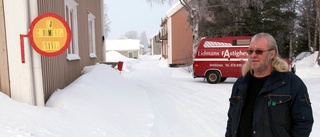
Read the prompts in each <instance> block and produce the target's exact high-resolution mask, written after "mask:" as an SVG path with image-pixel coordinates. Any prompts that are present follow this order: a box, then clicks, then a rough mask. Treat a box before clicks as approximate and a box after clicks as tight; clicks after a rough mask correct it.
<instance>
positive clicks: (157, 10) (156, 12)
mask: <svg viewBox="0 0 320 137" xmlns="http://www.w3.org/2000/svg"><path fill="white" fill-rule="evenodd" d="M105 3H106V4H107V8H108V16H109V19H110V21H111V24H110V28H111V32H110V33H109V36H108V38H107V39H117V38H118V37H120V36H121V35H123V34H125V33H126V32H128V31H137V32H138V34H139V35H140V33H141V32H143V31H145V32H146V33H147V37H148V39H149V38H151V36H152V35H154V34H155V33H156V32H159V29H160V23H161V18H163V17H164V16H165V14H166V13H167V11H168V10H169V9H170V7H171V5H170V4H168V3H165V4H154V5H153V6H150V4H149V3H147V2H146V0H105Z"/></svg>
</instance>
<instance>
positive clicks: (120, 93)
mask: <svg viewBox="0 0 320 137" xmlns="http://www.w3.org/2000/svg"><path fill="white" fill-rule="evenodd" d="M113 56H114V55H113ZM115 57H116V56H115ZM311 57H312V56H311ZM313 58H314V57H313ZM313 58H309V57H308V58H306V59H304V60H301V61H300V62H299V63H297V75H299V76H300V77H301V78H302V80H303V81H304V82H305V84H306V85H307V87H308V90H309V94H310V99H311V102H312V108H313V115H314V119H315V122H314V125H313V131H312V132H311V135H310V137H318V136H319V135H320V131H319V130H316V129H319V128H320V124H319V119H318V118H319V117H320V105H319V104H320V92H319V90H318V89H319V88H320V85H319V84H318V83H319V81H320V71H319V66H312V65H310V62H312V61H310V60H312V59H313ZM121 60H123V62H124V66H123V71H122V72H121V73H120V72H119V71H118V70H116V69H114V68H111V66H109V65H103V64H98V65H94V66H87V67H85V68H84V70H83V75H82V76H81V77H79V78H78V79H77V80H75V81H74V82H73V83H71V84H70V85H69V86H67V87H66V88H64V89H58V90H57V91H56V92H55V93H54V94H53V95H52V96H51V97H50V99H49V100H48V102H47V103H46V107H37V106H31V105H28V104H24V103H20V102H17V101H15V100H12V99H11V98H9V97H7V96H6V95H4V94H2V93H1V94H0V115H1V117H0V136H1V137H88V136H90V137H223V136H224V134H225V129H226V121H227V110H228V107H229V106H228V105H229V101H228V99H229V96H230V92H231V88H232V85H233V83H234V81H235V80H236V79H235V78H230V79H227V80H226V82H223V83H219V84H208V83H207V82H206V81H204V79H203V78H196V79H194V78H193V77H192V73H189V72H187V71H186V69H185V68H169V67H168V65H167V62H166V60H164V59H161V60H159V56H147V55H143V56H141V58H139V59H137V60H136V59H124V58H122V59H121Z"/></svg>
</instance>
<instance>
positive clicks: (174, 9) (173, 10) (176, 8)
mask: <svg viewBox="0 0 320 137" xmlns="http://www.w3.org/2000/svg"><path fill="white" fill-rule="evenodd" d="M182 7H183V5H182V4H181V3H180V1H178V2H177V3H176V4H174V5H173V6H172V7H171V8H170V9H169V10H168V11H167V14H166V17H171V16H172V15H173V14H175V13H176V12H178V11H179V10H180V9H181V8H182Z"/></svg>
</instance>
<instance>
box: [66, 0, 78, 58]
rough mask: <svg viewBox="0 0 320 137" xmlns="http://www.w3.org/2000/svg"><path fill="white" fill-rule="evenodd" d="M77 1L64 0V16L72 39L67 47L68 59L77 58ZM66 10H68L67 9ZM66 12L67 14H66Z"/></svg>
mask: <svg viewBox="0 0 320 137" xmlns="http://www.w3.org/2000/svg"><path fill="white" fill-rule="evenodd" d="M77 6H78V3H77V2H76V1H75V0H65V11H66V12H65V14H66V15H65V17H66V21H67V22H68V24H69V26H70V29H71V32H72V39H71V42H70V46H69V48H68V49H67V59H68V60H79V59H80V56H79V42H78V41H79V38H78V15H77V14H78V11H77V8H78V7H77ZM67 10H68V11H67ZM67 14H68V15H67Z"/></svg>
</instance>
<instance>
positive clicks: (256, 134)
mask: <svg viewBox="0 0 320 137" xmlns="http://www.w3.org/2000/svg"><path fill="white" fill-rule="evenodd" d="M252 77H253V76H252V75H251V74H250V73H248V74H247V75H246V76H245V77H241V78H239V79H238V80H237V81H236V82H235V84H234V86H233V88H232V94H231V98H230V99H229V101H230V108H229V111H228V123H227V132H226V135H225V136H226V137H236V136H237V132H238V131H237V130H238V126H239V122H240V117H241V111H242V107H243V105H244V103H245V102H244V101H245V97H246V92H247V85H248V81H250V79H251V78H252ZM312 125H313V116H312V108H311V103H310V99H309V95H308V92H307V87H306V86H305V84H304V83H303V82H302V80H301V79H300V78H299V77H298V76H296V75H295V74H293V73H291V72H277V71H273V72H272V73H271V74H270V75H269V77H268V79H267V80H266V82H265V84H264V86H263V87H262V89H261V91H260V92H259V94H258V96H257V99H256V101H255V105H254V108H253V122H252V136H253V137H308V136H309V134H310V132H311V129H312Z"/></svg>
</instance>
